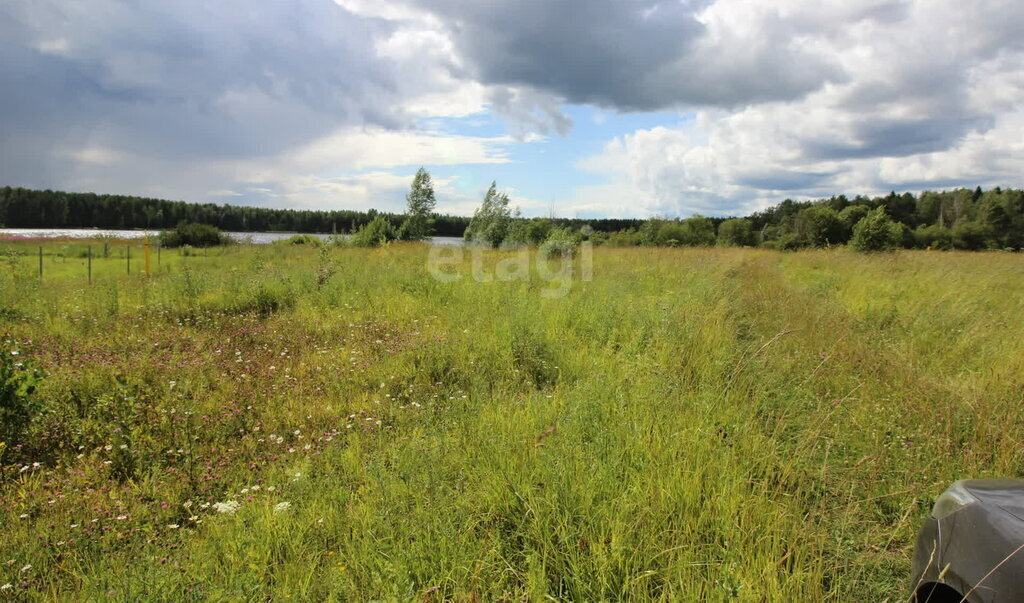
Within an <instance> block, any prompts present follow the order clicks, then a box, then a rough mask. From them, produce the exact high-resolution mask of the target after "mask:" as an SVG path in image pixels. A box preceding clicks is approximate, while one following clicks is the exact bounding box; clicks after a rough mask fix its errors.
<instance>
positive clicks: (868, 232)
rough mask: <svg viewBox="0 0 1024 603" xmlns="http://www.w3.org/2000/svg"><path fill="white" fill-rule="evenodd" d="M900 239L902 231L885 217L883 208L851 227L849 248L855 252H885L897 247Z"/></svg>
mask: <svg viewBox="0 0 1024 603" xmlns="http://www.w3.org/2000/svg"><path fill="white" fill-rule="evenodd" d="M902 239H903V229H902V228H900V227H899V225H898V224H896V223H895V222H893V221H892V220H891V219H890V218H889V216H887V215H886V213H885V208H884V207H879V208H878V209H876V210H875V211H873V212H871V213H869V214H868V215H867V216H866V217H865V218H863V219H862V220H861V221H860V222H857V225H856V226H854V227H853V237H852V238H851V239H850V247H853V248H854V249H856V250H857V251H886V250H888V249H893V248H895V247H898V246H899V245H900V243H901V242H902Z"/></svg>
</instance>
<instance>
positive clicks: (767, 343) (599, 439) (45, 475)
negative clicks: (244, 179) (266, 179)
mask: <svg viewBox="0 0 1024 603" xmlns="http://www.w3.org/2000/svg"><path fill="white" fill-rule="evenodd" d="M81 245H82V244H81V243H77V244H70V243H63V244H60V243H58V244H50V245H49V246H48V247H47V255H46V256H45V257H44V276H43V279H42V281H41V282H40V281H39V279H38V275H37V270H38V259H37V257H36V256H35V255H33V254H35V253H36V247H35V246H34V245H29V244H18V243H0V251H2V252H3V253H4V255H2V257H0V342H2V347H3V351H2V354H3V355H4V360H3V361H0V402H2V403H3V404H4V407H3V412H4V413H5V414H4V419H5V421H4V425H3V429H4V437H5V438H7V439H6V440H5V441H4V444H3V445H2V448H0V465H2V470H0V533H2V534H3V537H2V540H0V585H2V588H3V590H2V591H0V598H8V597H9V598H17V599H24V600H42V599H54V598H61V599H88V600H95V599H112V600H266V599H278V600H280V599H289V598H290V599H309V600H368V599H379V600H443V599H451V600H488V601H489V600H506V601H512V600H542V599H545V598H547V599H555V600H580V601H583V600H622V599H629V600H646V599H670V600H698V599H703V600H726V599H737V600H743V601H819V600H832V601H852V600H863V601H867V600H879V601H880V600H886V599H888V600H890V601H901V600H906V599H907V597H908V595H909V591H910V583H909V580H910V577H909V570H910V553H911V549H912V546H913V542H914V536H915V534H916V530H917V528H918V526H919V525H920V521H921V518H922V517H924V516H925V515H926V514H927V513H928V511H929V509H930V506H931V503H932V500H933V498H934V496H935V495H937V494H938V493H939V492H941V491H942V490H943V489H944V488H945V487H946V486H947V485H948V484H949V483H950V482H952V481H954V480H956V479H959V478H963V477H990V476H1021V475H1024V458H1022V454H1021V453H1022V442H1024V423H1022V419H1024V404H1022V402H1024V321H1022V320H1021V317H1022V316H1024V301H1022V300H1024V259H1022V256H1020V255H1017V254H1008V253H1007V254H1003V253H976V254H972V253H956V252H950V253H940V252H932V253H927V252H898V253H891V254H879V255H860V254H855V253H852V252H848V251H843V250H832V251H829V250H820V251H805V252H798V253H780V252H772V251H766V250H751V249H654V248H630V249H609V248H599V249H597V250H595V251H594V256H593V261H594V270H593V279H592V280H591V281H590V282H580V281H578V280H577V281H576V282H574V283H573V284H572V287H571V289H570V290H569V293H568V295H565V296H564V297H560V298H549V297H545V296H542V295H541V292H542V291H543V290H544V289H545V288H546V287H548V284H546V283H545V282H543V281H541V280H538V279H537V278H532V279H530V280H525V281H524V280H517V281H501V280H492V281H490V282H478V281H477V280H476V279H473V278H471V277H470V276H469V267H468V264H467V265H465V266H464V267H463V269H462V273H463V275H464V278H462V279H461V280H458V281H454V282H442V281H439V280H437V279H435V278H434V277H432V276H431V275H430V273H429V272H428V270H427V269H426V265H427V256H428V250H429V248H428V247H427V246H425V245H418V244H406V245H392V246H390V247H387V248H384V249H379V250H368V249H331V248H327V249H324V250H322V251H321V250H317V249H311V248H308V247H303V246H266V247H255V246H234V247H228V248H219V249H213V250H210V251H209V252H207V255H198V256H182V255H178V254H176V253H172V252H170V251H169V250H164V252H163V254H162V257H161V258H160V263H159V265H157V263H156V261H155V258H152V260H151V261H152V266H151V274H150V275H149V276H146V275H144V274H141V273H140V272H141V266H142V263H141V260H140V259H136V258H141V254H142V248H141V246H138V244H136V247H135V248H134V249H133V251H132V255H133V272H132V274H131V275H128V274H127V271H126V270H125V260H124V259H123V258H121V257H120V256H118V255H117V253H116V252H117V251H119V250H120V248H118V249H115V253H108V257H107V258H106V259H102V258H97V259H95V260H94V267H93V280H92V283H91V284H90V283H88V281H87V280H86V272H85V270H86V266H85V262H86V259H85V258H84V257H83V255H84V253H83V252H82V251H81V249H80V247H81ZM96 245H97V244H96V243H94V244H93V246H94V250H95V249H96ZM99 245H100V246H102V243H99ZM20 254H24V255H20ZM507 257H508V254H507V253H506V252H497V251H495V252H487V253H486V261H487V264H488V265H493V264H494V263H495V262H498V261H500V260H502V259H503V258H507ZM3 367H6V369H5V368H3ZM4 370H6V371H7V373H4V372H3V371H4ZM4 375H7V377H6V379H7V384H6V385H5V383H4V377H3V376H4Z"/></svg>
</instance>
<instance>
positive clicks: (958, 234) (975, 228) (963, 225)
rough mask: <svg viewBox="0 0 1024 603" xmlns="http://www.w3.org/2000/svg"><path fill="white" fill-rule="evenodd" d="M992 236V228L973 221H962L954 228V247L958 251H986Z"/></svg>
mask: <svg viewBox="0 0 1024 603" xmlns="http://www.w3.org/2000/svg"><path fill="white" fill-rule="evenodd" d="M991 236H992V230H991V228H989V227H987V226H986V225H985V224H980V223H978V222H973V221H971V220H960V221H958V222H957V223H956V224H955V225H954V226H953V246H954V247H956V248H957V249H966V250H968V251H978V250H979V249H986V248H988V246H989V245H988V240H989V238H990V237H991Z"/></svg>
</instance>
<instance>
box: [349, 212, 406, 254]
mask: <svg viewBox="0 0 1024 603" xmlns="http://www.w3.org/2000/svg"><path fill="white" fill-rule="evenodd" d="M396 238H398V233H397V232H395V227H394V225H393V224H391V222H389V221H388V220H387V219H385V218H384V217H383V216H377V217H375V218H374V219H373V220H371V221H370V223H369V224H364V225H363V226H360V227H359V230H357V231H355V233H353V234H352V236H351V237H349V238H348V239H347V242H348V244H349V245H352V246H355V247H380V246H381V245H384V244H385V243H388V242H389V241H394V240H395V239H396Z"/></svg>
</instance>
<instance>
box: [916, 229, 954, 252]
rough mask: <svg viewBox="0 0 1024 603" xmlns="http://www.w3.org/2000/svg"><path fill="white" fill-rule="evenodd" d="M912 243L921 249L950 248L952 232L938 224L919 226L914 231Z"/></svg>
mask: <svg viewBox="0 0 1024 603" xmlns="http://www.w3.org/2000/svg"><path fill="white" fill-rule="evenodd" d="M914 244H915V246H917V247H919V248H921V249H925V248H927V247H931V248H932V249H943V250H946V249H952V248H953V233H952V232H950V231H949V229H948V228H943V227H941V226H938V225H932V226H921V227H919V228H918V229H917V230H915V231H914Z"/></svg>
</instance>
